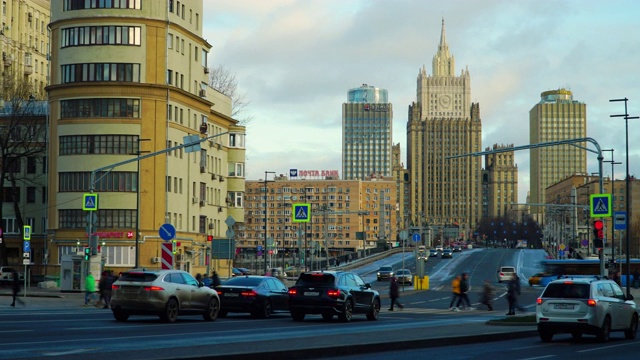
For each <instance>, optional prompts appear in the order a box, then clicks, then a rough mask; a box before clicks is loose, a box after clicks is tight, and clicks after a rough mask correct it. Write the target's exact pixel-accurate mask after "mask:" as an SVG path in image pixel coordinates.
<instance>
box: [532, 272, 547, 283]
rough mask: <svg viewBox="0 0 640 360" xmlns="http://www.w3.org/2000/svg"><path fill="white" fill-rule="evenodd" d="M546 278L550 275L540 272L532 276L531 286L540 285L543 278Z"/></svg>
mask: <svg viewBox="0 0 640 360" xmlns="http://www.w3.org/2000/svg"><path fill="white" fill-rule="evenodd" d="M545 276H549V275H547V274H546V273H543V272H539V273H535V274H533V275H531V277H529V286H533V285H540V280H542V278H543V277H545Z"/></svg>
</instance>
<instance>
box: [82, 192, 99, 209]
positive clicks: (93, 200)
mask: <svg viewBox="0 0 640 360" xmlns="http://www.w3.org/2000/svg"><path fill="white" fill-rule="evenodd" d="M82 210H84V211H97V210H98V194H84V196H83V197H82Z"/></svg>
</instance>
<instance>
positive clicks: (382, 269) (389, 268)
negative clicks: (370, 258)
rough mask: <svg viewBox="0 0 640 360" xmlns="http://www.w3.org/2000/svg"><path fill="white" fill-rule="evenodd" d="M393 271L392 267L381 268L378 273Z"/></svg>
mask: <svg viewBox="0 0 640 360" xmlns="http://www.w3.org/2000/svg"><path fill="white" fill-rule="evenodd" d="M391 269H392V268H391V266H381V267H380V270H378V271H391Z"/></svg>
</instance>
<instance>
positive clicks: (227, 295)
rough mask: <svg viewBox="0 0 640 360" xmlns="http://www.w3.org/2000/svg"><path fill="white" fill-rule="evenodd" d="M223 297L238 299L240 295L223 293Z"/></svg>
mask: <svg viewBox="0 0 640 360" xmlns="http://www.w3.org/2000/svg"><path fill="white" fill-rule="evenodd" d="M224 296H225V297H238V296H240V294H238V293H225V294H224Z"/></svg>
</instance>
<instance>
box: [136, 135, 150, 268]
mask: <svg viewBox="0 0 640 360" xmlns="http://www.w3.org/2000/svg"><path fill="white" fill-rule="evenodd" d="M149 140H151V139H140V138H139V137H138V139H137V140H136V141H137V145H138V146H137V149H136V152H135V153H134V154H133V155H136V156H138V161H136V163H137V169H138V170H137V172H136V175H137V177H138V178H137V179H136V260H135V267H134V268H135V269H137V268H138V267H139V265H140V254H139V252H140V155H141V154H143V153H148V151H140V143H141V142H142V141H149Z"/></svg>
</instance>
